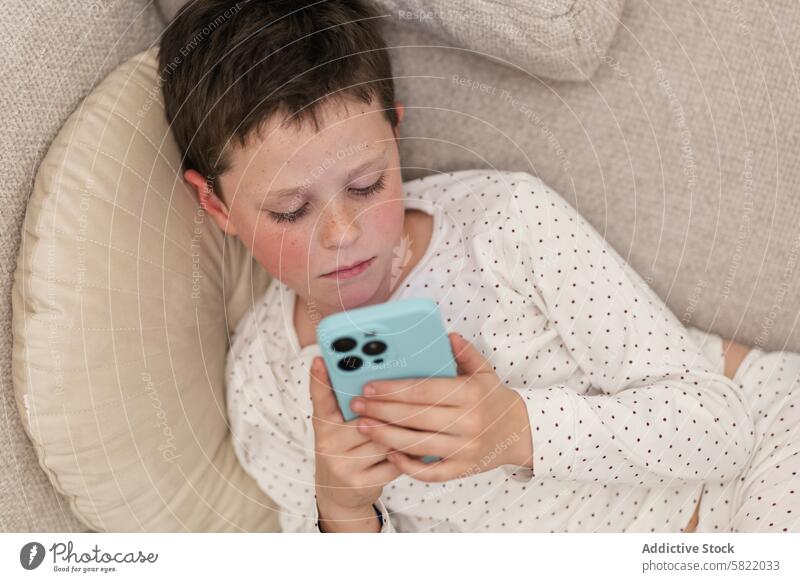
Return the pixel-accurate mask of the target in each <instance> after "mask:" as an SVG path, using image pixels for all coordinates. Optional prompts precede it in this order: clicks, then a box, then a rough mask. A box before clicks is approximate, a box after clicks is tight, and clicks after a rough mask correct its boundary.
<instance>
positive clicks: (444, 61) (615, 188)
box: [0, 0, 800, 532]
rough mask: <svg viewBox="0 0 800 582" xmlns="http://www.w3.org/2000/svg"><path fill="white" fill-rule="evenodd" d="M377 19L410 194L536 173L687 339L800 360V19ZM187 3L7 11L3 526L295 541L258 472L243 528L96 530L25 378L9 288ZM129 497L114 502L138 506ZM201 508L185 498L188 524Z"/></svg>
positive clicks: (225, 523)
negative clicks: (84, 123)
mask: <svg viewBox="0 0 800 582" xmlns="http://www.w3.org/2000/svg"><path fill="white" fill-rule="evenodd" d="M376 3H377V4H378V5H379V6H380V8H381V10H382V12H383V14H384V15H385V35H386V38H387V42H388V45H389V47H390V51H391V55H392V62H393V68H394V71H393V73H394V76H395V78H396V87H397V98H398V99H399V100H400V101H402V102H403V103H404V105H405V107H406V116H405V119H404V121H403V123H402V125H401V130H400V131H401V135H402V136H403V140H402V141H401V156H402V159H403V164H404V168H403V175H404V178H405V179H413V178H417V177H420V176H423V175H427V174H430V173H434V172H439V171H453V170H460V169H467V168H477V167H481V168H497V169H503V170H522V171H526V172H530V173H532V174H536V175H538V176H540V177H541V178H542V179H543V180H544V181H545V182H546V183H548V184H549V185H551V186H552V187H553V188H554V189H555V190H556V191H558V192H559V193H561V194H562V195H563V196H564V197H565V198H566V199H567V200H568V201H569V202H570V203H572V204H573V205H574V206H575V207H576V208H578V209H579V210H580V212H581V213H582V214H583V215H584V216H586V217H587V219H588V220H589V221H590V222H591V223H592V224H593V225H594V226H595V227H596V228H597V229H598V230H599V231H600V233H601V234H602V235H603V236H604V237H605V238H606V239H607V240H608V241H609V243H610V244H612V246H614V247H615V248H616V249H617V250H618V251H619V252H620V254H621V255H622V256H623V257H624V258H626V260H628V261H629V262H630V263H631V264H632V265H633V267H634V268H635V269H636V270H637V271H638V272H639V273H640V274H641V275H642V276H643V277H644V279H645V280H646V281H647V282H648V283H649V284H650V285H651V286H652V287H653V289H654V290H655V291H656V293H657V294H658V295H659V296H660V297H661V298H662V299H663V300H664V301H665V302H666V303H667V305H668V306H669V307H670V308H671V309H672V310H673V311H674V312H675V313H676V314H677V316H678V317H679V319H680V320H681V321H682V322H684V323H685V324H686V325H691V326H694V327H698V328H701V329H706V330H709V331H713V332H715V333H717V334H720V335H722V336H724V337H727V338H732V339H735V340H736V341H738V342H740V343H743V344H746V345H751V346H758V347H760V348H762V349H765V350H779V349H784V350H793V351H800V326H798V318H799V317H800V293H797V292H796V290H798V289H800V269H799V268H798V261H799V260H800V199H799V198H798V196H797V191H798V187H800V164H797V163H796V162H795V160H794V159H793V156H794V153H795V152H796V151H797V150H798V147H799V146H800V137H799V136H800V131H799V130H800V99H798V97H800V94H799V93H800V83H799V82H798V79H797V75H796V72H795V71H796V70H797V67H796V63H795V56H796V55H799V54H800V4H798V3H797V2H795V1H794V0H771V1H770V2H749V3H746V2H744V1H742V0H699V1H697V2H687V1H678V2H672V3H659V4H652V3H644V2H636V1H634V0H627V1H626V0H552V1H550V2H543V3H530V2H523V1H520V0H506V1H505V2H484V1H483V0H454V1H450V2H444V1H441V0H431V1H428V2H422V1H417V0H376ZM182 4H183V2H181V1H180V0H161V1H160V2H151V1H146V0H129V1H128V2H116V3H108V2H81V1H78V0H68V1H65V2H60V3H58V4H55V3H52V2H47V1H44V0H39V1H34V2H25V3H23V2H21V1H20V0H9V1H8V2H6V4H5V5H4V7H5V10H4V11H3V14H2V15H0V19H2V21H3V25H4V26H3V29H4V30H5V31H6V33H7V42H6V43H4V45H3V48H2V51H3V53H4V54H3V61H4V63H5V68H6V71H7V74H6V75H3V80H2V82H1V83H0V91H1V92H2V98H3V103H4V108H3V111H2V113H0V115H2V117H3V123H2V124H1V125H0V132H2V138H1V139H0V144H1V145H0V147H2V153H3V160H4V161H5V162H6V163H5V164H4V176H5V179H4V180H3V181H2V183H1V184H0V188H1V189H2V197H3V200H4V204H2V206H0V217H1V221H2V224H3V228H2V229H1V230H0V236H2V239H0V256H2V272H1V273H0V325H1V326H2V327H0V403H1V404H2V408H3V413H2V414H0V433H1V434H2V436H3V442H4V443H5V446H3V447H2V450H0V531H6V532H23V531H57V532H68V531H72V532H83V531H228V530H231V531H276V529H275V527H276V523H277V520H276V519H275V517H274V511H275V509H274V505H273V504H270V501H269V499H268V496H264V497H258V496H259V495H260V494H261V492H258V491H256V490H255V489H254V487H253V484H252V483H250V484H247V483H246V480H247V478H246V476H242V475H241V473H240V472H239V473H236V474H237V475H238V476H237V479H239V480H240V482H241V484H242V485H241V486H240V487H238V488H237V492H238V493H241V491H244V490H246V495H245V494H242V495H243V498H244V497H246V500H244V501H242V502H237V503H233V504H230V505H229V506H228V508H229V509H228V512H229V513H228V514H227V515H226V516H225V519H220V520H216V521H215V520H214V519H203V520H196V521H189V520H188V519H187V517H186V516H182V515H175V514H166V513H164V512H161V513H160V514H159V515H158V516H157V519H156V517H154V518H153V519H151V520H147V521H144V522H143V521H141V520H137V519H135V516H136V511H137V510H136V509H131V510H130V512H129V513H128V514H125V513H119V512H118V513H117V514H116V515H117V518H116V519H115V520H113V521H102V520H99V519H97V520H90V519H87V518H86V513H85V512H84V510H83V509H80V508H84V507H86V506H87V505H91V503H92V501H93V500H92V499H91V498H84V499H80V497H81V495H82V493H81V492H80V491H78V490H75V489H71V488H70V487H69V486H68V485H66V484H65V482H64V481H63V480H61V479H59V474H58V471H56V470H55V469H54V467H53V463H52V462H51V461H52V456H51V457H48V456H47V455H46V452H47V451H46V450H44V449H43V447H42V445H41V443H37V442H36V438H35V437H32V435H31V433H30V432H29V431H28V430H27V428H26V422H25V419H24V418H23V416H24V410H25V409H24V408H23V406H22V404H21V400H20V398H19V397H18V393H19V391H20V390H21V389H22V387H21V386H20V384H21V381H20V380H19V378H21V376H20V375H19V374H15V373H14V372H15V370H19V369H21V367H22V366H24V365H25V364H26V363H25V362H24V361H22V360H21V359H20V356H19V352H16V353H17V356H14V354H15V352H14V345H15V338H16V342H17V345H18V344H19V342H20V341H21V339H24V335H23V333H24V332H22V331H20V328H19V327H17V328H14V327H13V326H12V322H14V321H15V317H16V318H17V319H16V321H18V320H19V317H21V314H20V313H15V312H14V310H13V309H12V295H13V293H12V291H13V289H14V285H15V283H16V284H17V285H19V284H21V283H20V281H19V280H18V275H17V273H19V272H20V271H19V270H18V264H19V261H20V260H21V259H20V257H21V256H22V254H21V252H22V251H23V250H24V248H23V246H24V245H23V241H24V240H27V239H26V236H27V237H29V236H30V233H28V234H27V235H26V232H28V231H26V230H25V217H26V209H27V207H28V202H29V200H30V198H31V192H32V190H33V187H34V179H35V177H36V175H37V171H38V170H39V168H40V164H41V163H42V160H43V159H44V158H45V156H46V155H47V152H48V149H49V146H50V144H51V142H52V141H53V140H54V138H55V137H56V135H57V134H58V133H59V131H60V129H61V128H62V126H64V124H65V122H66V121H67V119H68V118H69V117H70V115H71V114H73V113H74V112H75V111H76V110H77V109H78V108H79V107H80V105H81V103H82V101H83V100H84V98H85V97H86V96H87V95H89V94H90V93H91V91H92V90H93V89H94V88H95V87H96V86H98V84H99V83H101V81H102V80H103V79H104V78H105V77H106V76H107V75H108V74H109V73H111V72H112V71H113V70H115V69H116V68H117V67H118V66H119V65H121V64H122V63H125V62H126V61H128V60H129V59H131V58H132V57H134V56H135V55H137V54H139V53H141V51H144V50H146V49H150V48H152V47H154V46H157V43H158V38H159V35H160V33H161V32H162V31H163V30H164V28H165V27H166V26H168V23H169V21H170V20H171V18H172V17H173V16H174V15H175V13H176V12H177V10H178V9H179V8H180V6H181V5H182ZM243 10H246V7H243ZM262 283H263V281H262ZM17 305H20V304H19V303H17ZM224 355H225V354H224V350H220V351H219V353H216V354H214V356H213V357H215V358H217V359H218V360H221V359H224ZM12 360H13V363H14V369H13V370H12ZM15 383H16V386H15ZM15 389H16V392H15ZM87 406H89V404H88V403H87ZM226 458H228V459H230V458H231V457H230V456H228V457H226ZM60 462H62V463H63V462H69V459H64V458H61V459H60ZM226 470H230V471H235V470H236V469H235V468H233V467H227V469H226ZM151 477H152V476H151ZM155 477H156V478H157V477H158V475H155ZM222 477H223V479H222V480H221V481H220V483H223V482H227V481H228V480H227V479H226V478H225V476H224V475H223V476H222ZM143 486H144V487H146V483H145V484H144V485H143ZM141 489H142V487H139V491H138V493H137V495H139V496H140V497H139V498H137V500H138V501H141V500H142V499H145V497H143V496H145V495H147V491H144V492H142V491H141ZM208 490H210V491H212V490H216V488H215V487H213V486H209V488H208ZM126 494H127V493H125V492H122V490H120V493H119V499H117V500H116V501H117V505H118V506H120V507H126V506H127V507H134V508H136V505H135V504H132V503H131V500H130V499H128V498H126ZM226 495H227V493H226ZM199 496H200V494H198V499H197V500H193V499H192V498H191V497H187V498H186V499H184V500H182V504H183V505H182V507H188V508H189V509H185V511H186V512H187V514H188V513H191V507H192V504H193V503H196V504H200V503H201V500H200V497H199ZM84 497H85V495H84ZM259 512H260V513H259ZM100 513H102V512H101V511H98V514H100ZM253 515H258V516H260V517H259V519H254V518H253Z"/></svg>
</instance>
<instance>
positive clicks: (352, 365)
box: [337, 356, 364, 372]
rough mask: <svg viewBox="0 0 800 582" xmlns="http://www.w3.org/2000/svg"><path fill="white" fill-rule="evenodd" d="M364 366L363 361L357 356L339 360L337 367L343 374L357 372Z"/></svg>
mask: <svg viewBox="0 0 800 582" xmlns="http://www.w3.org/2000/svg"><path fill="white" fill-rule="evenodd" d="M363 364H364V360H362V359H361V358H359V357H358V356H345V357H343V358H342V359H341V360H339V363H338V364H337V366H339V369H340V370H344V371H345V372H352V371H353V370H358V369H359V368H360V367H361V366H362V365H363Z"/></svg>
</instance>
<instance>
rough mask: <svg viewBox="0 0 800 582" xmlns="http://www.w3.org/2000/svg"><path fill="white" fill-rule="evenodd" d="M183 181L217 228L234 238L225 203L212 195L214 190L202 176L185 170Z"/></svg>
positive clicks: (234, 231)
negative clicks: (193, 192) (192, 191)
mask: <svg viewBox="0 0 800 582" xmlns="http://www.w3.org/2000/svg"><path fill="white" fill-rule="evenodd" d="M183 180H184V181H185V182H186V183H187V184H188V185H189V186H191V188H192V189H193V190H194V191H195V192H196V193H197V199H198V200H199V202H200V208H202V209H203V210H204V211H205V212H206V213H207V214H208V215H209V216H211V218H212V219H213V220H214V222H216V223H217V226H218V227H219V228H220V229H221V230H222V231H223V232H224V233H225V234H229V235H231V236H236V228H235V227H234V226H233V223H232V222H231V221H230V218H229V216H228V208H227V206H225V203H224V202H223V201H222V200H221V199H220V198H219V197H218V196H217V195H216V194H215V193H214V190H213V189H212V188H211V186H210V185H209V183H208V180H206V178H205V176H203V175H202V174H201V173H200V172H198V171H197V170H186V172H184V174H183Z"/></svg>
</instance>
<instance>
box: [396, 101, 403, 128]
mask: <svg viewBox="0 0 800 582" xmlns="http://www.w3.org/2000/svg"><path fill="white" fill-rule="evenodd" d="M394 110H395V111H396V112H397V123H398V125H399V124H400V122H401V121H403V116H404V115H405V114H406V108H405V107H404V106H403V104H402V103H400V102H399V101H395V102H394Z"/></svg>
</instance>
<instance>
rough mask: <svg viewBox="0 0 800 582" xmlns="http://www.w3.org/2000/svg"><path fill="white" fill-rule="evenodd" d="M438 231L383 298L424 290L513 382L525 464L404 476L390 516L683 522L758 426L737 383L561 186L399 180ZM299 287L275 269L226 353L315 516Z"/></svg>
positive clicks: (290, 514) (744, 450)
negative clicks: (296, 317) (521, 412)
mask: <svg viewBox="0 0 800 582" xmlns="http://www.w3.org/2000/svg"><path fill="white" fill-rule="evenodd" d="M404 187H405V193H406V206H407V207H408V208H417V209H421V210H423V211H426V212H428V213H430V214H432V215H433V223H434V232H433V236H432V240H431V243H430V244H429V247H428V249H427V250H426V252H425V254H424V256H423V257H422V259H421V260H420V262H419V263H418V264H417V265H416V266H415V267H414V269H413V270H412V271H411V273H410V274H409V276H408V277H407V278H406V279H405V280H403V281H402V282H401V283H400V285H399V286H398V287H397V289H395V291H394V292H393V294H392V296H391V297H390V300H394V299H400V298H404V297H414V296H426V297H430V298H432V299H434V300H435V301H436V302H437V304H438V305H439V308H440V311H441V313H442V317H443V319H444V322H445V327H446V329H447V331H448V332H450V331H458V332H459V333H461V334H462V335H463V336H464V337H466V338H467V339H468V340H470V341H471V342H472V343H473V344H474V345H475V346H476V347H477V348H478V349H479V350H480V351H481V352H482V353H483V354H484V355H485V356H486V357H487V359H488V360H489V361H490V362H491V363H492V366H493V367H494V369H495V371H496V372H497V374H498V376H499V377H500V378H501V380H502V381H503V382H504V384H505V385H506V386H507V387H509V388H511V389H514V390H517V391H519V393H520V394H521V396H522V397H523V399H524V401H525V404H526V406H527V410H528V414H529V417H530V423H531V427H532V432H531V433H528V434H527V435H519V436H520V438H522V437H526V436H527V438H532V441H533V447H534V456H535V459H534V469H533V471H530V470H527V469H524V468H521V467H513V466H503V467H500V468H497V469H493V470H490V471H485V472H482V473H477V474H473V475H471V476H469V477H466V478H463V479H458V480H453V481H449V482H446V483H425V482H421V481H418V480H415V479H413V478H411V477H409V476H406V475H403V476H401V477H399V478H398V479H396V480H394V481H393V482H392V483H390V484H388V485H387V486H386V487H385V488H384V491H383V495H382V496H381V498H380V500H379V501H380V502H381V503H380V504H376V505H378V506H379V509H381V511H382V512H383V514H384V526H383V529H382V531H384V532H388V531H427V532H450V531H453V532H455V531H643V532H644V531H663V532H677V531H681V529H682V528H683V527H684V526H685V525H686V523H687V522H688V521H689V518H690V516H691V514H692V512H693V511H694V507H695V505H696V503H697V500H698V496H699V494H700V492H701V491H702V490H703V483H704V482H705V481H706V480H719V481H725V480H726V479H729V478H731V477H734V476H737V475H738V474H739V472H741V470H742V469H743V467H744V465H745V463H746V462H747V460H748V458H749V456H750V453H751V452H752V449H753V440H754V436H753V425H752V422H751V421H750V418H749V417H748V415H747V412H746V409H745V406H744V403H743V400H742V397H741V394H740V392H739V391H737V389H736V386H735V385H734V384H733V383H732V382H731V381H730V380H728V379H726V378H725V377H724V376H722V375H721V373H720V369H719V365H718V362H714V363H712V362H709V359H708V358H707V356H706V355H705V354H704V352H703V351H702V350H701V349H700V348H699V347H698V345H697V343H696V342H695V341H694V340H693V339H692V338H691V337H690V336H689V334H688V333H687V331H686V329H685V328H684V327H683V326H682V325H681V324H680V322H679V321H678V320H677V319H676V318H675V316H674V315H672V313H671V312H670V311H669V310H668V309H667V308H666V307H665V306H664V305H663V303H662V302H661V301H660V300H659V299H658V297H657V296H656V295H655V294H654V293H653V292H652V291H651V290H650V289H649V287H647V285H646V284H645V283H644V282H643V281H642V280H641V278H639V276H638V275H637V274H636V273H635V272H634V271H633V270H632V269H631V268H630V267H628V266H627V265H626V264H625V262H624V261H623V260H622V259H621V258H620V257H619V255H617V253H616V252H614V251H613V249H612V248H611V247H610V246H608V245H607V244H606V243H605V241H604V240H603V239H602V237H600V235H599V234H598V233H597V232H596V231H595V230H594V229H593V228H592V227H591V225H589V224H588V223H587V222H586V221H584V220H583V219H582V218H581V217H580V216H579V215H578V214H577V212H575V210H574V209H573V208H572V207H571V206H570V205H569V204H568V203H567V202H566V201H565V200H563V199H562V198H561V197H560V196H558V195H557V194H556V193H555V192H553V191H552V190H551V189H549V188H548V187H547V186H546V185H545V184H544V183H543V182H541V180H539V179H537V178H535V177H533V176H530V175H529V174H526V173H521V172H492V171H485V170H468V171H462V172H454V173H451V174H441V175H435V176H428V177H426V178H421V179H418V180H414V181H411V182H406V183H405V184H404ZM294 300H295V295H294V292H293V291H292V290H291V289H290V288H288V287H287V286H286V285H284V284H283V283H282V282H280V281H278V280H273V281H272V283H271V285H270V286H269V288H268V289H267V291H266V293H265V295H264V297H263V298H262V299H261V300H260V301H258V302H257V303H256V304H254V306H253V307H252V308H251V310H250V311H249V312H248V313H247V314H246V315H245V317H243V318H242V320H241V321H240V323H239V324H238V326H237V328H236V331H235V334H234V336H233V339H232V345H231V349H230V352H229V354H228V362H227V367H226V380H227V383H228V402H227V405H228V414H229V418H230V422H231V430H232V433H233V440H234V448H235V450H236V452H237V455H238V457H239V460H240V462H241V463H242V465H243V466H244V467H245V469H246V470H247V471H248V472H249V473H250V474H251V475H252V476H253V477H254V478H255V479H256V480H257V482H258V483H259V485H260V486H261V487H262V489H264V490H265V491H266V492H267V493H268V494H269V495H270V496H271V497H272V498H273V499H274V500H275V501H276V502H277V503H278V504H279V505H280V507H281V510H282V511H281V526H282V529H283V530H284V531H318V528H317V523H316V520H317V517H318V514H317V511H316V502H315V497H314V491H315V487H314V450H313V447H314V439H313V430H312V426H311V410H312V407H311V400H310V397H309V394H308V389H309V386H308V377H309V366H310V363H311V361H312V360H313V358H314V357H315V356H316V355H318V354H319V347H318V346H317V345H311V346H307V347H305V348H302V349H301V348H300V346H299V343H298V340H297V335H296V333H295V330H294V326H293V316H292V314H293V311H294Z"/></svg>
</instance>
